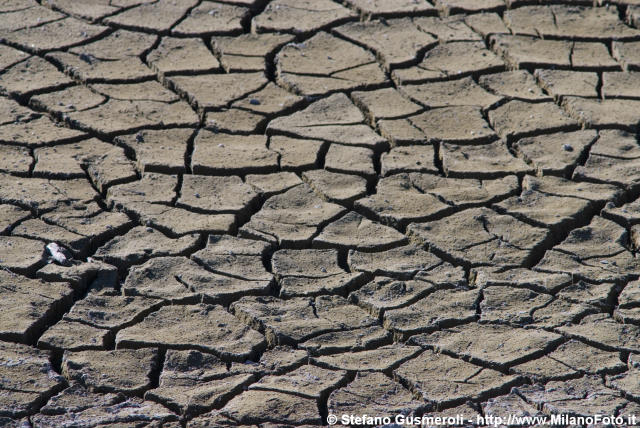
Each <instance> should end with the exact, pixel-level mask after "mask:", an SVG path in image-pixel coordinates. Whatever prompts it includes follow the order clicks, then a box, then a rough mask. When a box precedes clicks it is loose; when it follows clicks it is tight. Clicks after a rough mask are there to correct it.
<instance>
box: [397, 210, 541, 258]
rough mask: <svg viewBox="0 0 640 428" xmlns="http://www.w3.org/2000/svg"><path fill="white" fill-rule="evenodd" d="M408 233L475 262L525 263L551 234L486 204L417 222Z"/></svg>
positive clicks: (432, 245) (454, 256) (410, 227)
mask: <svg viewBox="0 0 640 428" xmlns="http://www.w3.org/2000/svg"><path fill="white" fill-rule="evenodd" d="M465 232H466V233H465ZM408 233H409V235H410V236H412V237H413V238H414V239H417V240H419V241H421V242H424V243H427V244H429V245H430V246H431V248H435V249H437V250H438V251H442V252H443V253H446V254H448V255H449V256H450V257H453V258H455V259H456V260H458V261H459V262H460V263H463V264H465V265H472V266H477V265H505V266H522V265H524V264H527V263H528V261H529V260H530V259H531V258H532V257H534V256H535V255H536V254H537V253H538V252H539V251H541V247H542V246H543V245H544V244H545V243H546V241H547V239H548V237H549V232H548V231H547V230H545V229H541V228H537V227H533V226H529V225H527V224H526V223H523V222H521V221H519V220H516V219H515V218H513V217H511V216H505V215H500V214H496V213H495V212H494V211H491V210H489V209H486V208H473V209H469V210H466V211H463V212H460V213H457V214H453V215H451V216H449V217H447V218H444V219H442V220H437V221H432V222H429V223H424V224H416V223H414V224H412V225H410V226H409V228H408Z"/></svg>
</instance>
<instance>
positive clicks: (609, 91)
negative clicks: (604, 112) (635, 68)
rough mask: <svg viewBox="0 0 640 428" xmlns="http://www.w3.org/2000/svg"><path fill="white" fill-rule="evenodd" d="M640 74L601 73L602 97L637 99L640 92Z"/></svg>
mask: <svg viewBox="0 0 640 428" xmlns="http://www.w3.org/2000/svg"><path fill="white" fill-rule="evenodd" d="M639 84H640V73H637V72H626V73H623V72H614V73H611V72H609V73H603V76H602V96H603V97H606V98H638V97H640V91H639V90H638V85H639Z"/></svg>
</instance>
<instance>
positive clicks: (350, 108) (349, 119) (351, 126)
mask: <svg viewBox="0 0 640 428" xmlns="http://www.w3.org/2000/svg"><path fill="white" fill-rule="evenodd" d="M364 121H365V118H364V116H363V114H362V112H361V111H360V110H359V109H358V108H357V107H356V106H355V105H354V104H353V103H352V102H351V100H350V99H349V98H348V97H347V96H346V95H344V94H335V95H331V96H330V97H327V98H324V99H322V100H319V101H316V102H314V103H313V104H311V105H310V106H309V107H307V108H306V109H304V110H301V111H298V112H296V113H293V114H291V115H289V116H284V117H280V118H277V119H274V120H272V121H271V122H270V123H269V126H268V127H267V132H268V133H269V134H284V135H287V136H295V137H298V138H304V139H307V138H309V139H316V140H324V141H329V142H332V143H338V144H344V145H354V146H364V147H370V148H374V149H375V148H378V147H380V146H382V145H383V144H386V141H385V140H384V139H383V138H382V137H380V136H379V135H378V134H376V133H375V132H373V130H372V129H371V128H369V127H368V126H366V125H365V124H364Z"/></svg>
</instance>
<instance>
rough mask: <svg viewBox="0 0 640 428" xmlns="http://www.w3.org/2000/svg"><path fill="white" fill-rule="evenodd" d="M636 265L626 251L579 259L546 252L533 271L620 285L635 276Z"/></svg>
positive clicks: (558, 252) (557, 252) (573, 255)
mask: <svg viewBox="0 0 640 428" xmlns="http://www.w3.org/2000/svg"><path fill="white" fill-rule="evenodd" d="M637 263H638V262H637V260H636V258H635V257H634V256H633V254H631V253H630V252H628V251H622V252H619V253H617V254H615V255H611V256H601V257H595V258H588V259H580V258H579V257H578V256H576V255H575V254H567V253H564V252H561V251H554V250H548V251H547V252H546V253H545V255H544V257H543V258H542V260H540V262H539V263H538V264H537V265H536V266H535V269H536V270H539V271H542V272H551V273H569V274H571V275H573V276H574V277H576V278H577V279H583V280H586V281H589V282H593V283H597V284H601V283H620V282H626V281H629V280H631V279H632V278H633V276H634V275H637V272H638V268H637ZM587 294H588V295H590V293H587Z"/></svg>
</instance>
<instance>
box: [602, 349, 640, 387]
mask: <svg viewBox="0 0 640 428" xmlns="http://www.w3.org/2000/svg"><path fill="white" fill-rule="evenodd" d="M628 365H629V366H628V368H629V370H628V371H627V372H626V373H622V374H619V375H615V376H607V381H606V385H607V386H608V387H609V388H613V389H616V390H618V391H621V392H622V393H624V394H625V395H626V396H627V397H631V398H636V397H638V395H640V391H639V390H638V384H637V379H638V357H637V356H636V355H635V354H630V355H629V358H628ZM622 369H623V370H624V367H623V368H622Z"/></svg>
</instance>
